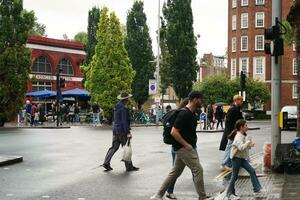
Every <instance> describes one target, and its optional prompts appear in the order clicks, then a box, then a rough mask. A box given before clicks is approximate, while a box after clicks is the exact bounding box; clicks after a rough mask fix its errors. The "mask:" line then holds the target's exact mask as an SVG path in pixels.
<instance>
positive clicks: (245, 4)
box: [241, 0, 249, 6]
mask: <svg viewBox="0 0 300 200" xmlns="http://www.w3.org/2000/svg"><path fill="white" fill-rule="evenodd" d="M248 5H249V0H241V6H248Z"/></svg>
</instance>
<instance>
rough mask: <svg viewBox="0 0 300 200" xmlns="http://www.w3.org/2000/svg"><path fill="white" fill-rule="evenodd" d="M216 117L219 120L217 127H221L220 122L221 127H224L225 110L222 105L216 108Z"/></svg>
mask: <svg viewBox="0 0 300 200" xmlns="http://www.w3.org/2000/svg"><path fill="white" fill-rule="evenodd" d="M215 116H216V119H217V120H218V123H217V129H218V128H219V124H220V125H221V128H222V129H223V119H224V111H223V109H222V106H220V105H219V106H217V108H216V114H215Z"/></svg>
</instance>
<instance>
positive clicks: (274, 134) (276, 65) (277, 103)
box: [271, 0, 282, 166]
mask: <svg viewBox="0 0 300 200" xmlns="http://www.w3.org/2000/svg"><path fill="white" fill-rule="evenodd" d="M276 18H277V19H280V20H281V19H282V0H273V1H272V25H273V26H275V25H276ZM276 61H278V62H276ZM271 71H272V86H271V89H272V97H271V107H272V108H271V111H272V115H271V121H272V127H271V148H272V150H271V165H272V166H274V159H275V150H276V147H277V145H278V144H280V143H281V130H280V128H279V122H278V117H279V112H280V107H281V56H278V57H274V56H272V69H271Z"/></svg>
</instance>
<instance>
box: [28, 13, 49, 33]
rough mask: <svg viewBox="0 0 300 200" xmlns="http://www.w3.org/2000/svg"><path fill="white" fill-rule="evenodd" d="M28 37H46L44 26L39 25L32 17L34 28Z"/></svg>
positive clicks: (36, 19)
mask: <svg viewBox="0 0 300 200" xmlns="http://www.w3.org/2000/svg"><path fill="white" fill-rule="evenodd" d="M29 35H33V36H42V37H46V36H47V35H46V25H45V24H42V23H39V22H38V18H37V17H34V26H33V28H32V29H31V30H30V32H29Z"/></svg>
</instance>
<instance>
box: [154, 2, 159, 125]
mask: <svg viewBox="0 0 300 200" xmlns="http://www.w3.org/2000/svg"><path fill="white" fill-rule="evenodd" d="M157 12H158V15H157V19H158V20H157V21H158V24H157V27H158V28H157V57H156V83H157V85H156V87H157V94H158V95H159V96H160V89H159V87H160V76H159V70H160V69H159V68H160V46H159V45H160V44H159V43H160V0H158V11H157ZM158 107H159V103H156V119H155V122H156V124H158V122H159V116H158V112H159V108H158Z"/></svg>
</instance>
